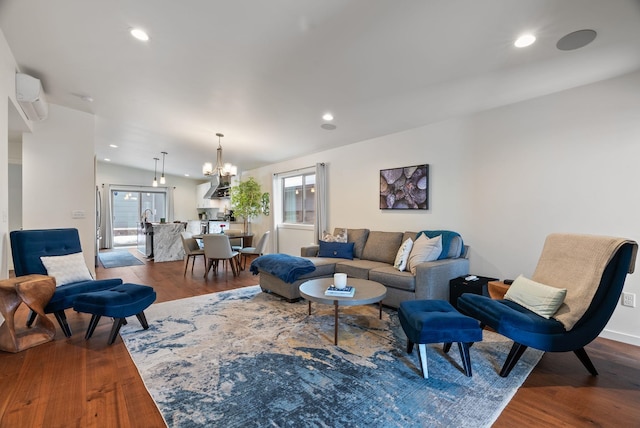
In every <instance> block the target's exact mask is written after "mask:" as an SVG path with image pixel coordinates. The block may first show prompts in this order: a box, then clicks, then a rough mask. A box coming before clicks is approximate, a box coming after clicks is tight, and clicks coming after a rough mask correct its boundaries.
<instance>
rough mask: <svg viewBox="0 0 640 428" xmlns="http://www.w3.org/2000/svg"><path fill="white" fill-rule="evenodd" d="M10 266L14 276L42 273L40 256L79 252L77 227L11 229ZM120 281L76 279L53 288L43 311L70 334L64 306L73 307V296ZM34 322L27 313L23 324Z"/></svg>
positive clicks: (111, 286) (115, 279)
mask: <svg viewBox="0 0 640 428" xmlns="http://www.w3.org/2000/svg"><path fill="white" fill-rule="evenodd" d="M9 239H10V240H11V252H12V256H13V267H14V270H15V275H16V276H23V275H30V274H41V275H46V274H47V269H46V268H45V267H44V265H43V264H42V261H41V260H40V257H42V256H65V255H67V254H73V253H78V252H80V251H82V247H81V245H80V236H79V235H78V229H40V230H15V231H12V232H11V233H10V234H9ZM120 284H122V280H121V279H119V278H114V279H101V280H91V281H80V282H74V283H71V284H65V285H61V286H59V287H56V291H55V293H54V294H53V297H52V298H51V300H50V301H49V303H48V304H47V306H45V308H44V312H45V313H47V314H51V313H52V314H54V315H55V317H56V320H58V323H59V324H60V327H61V328H62V332H63V333H64V335H65V336H66V337H70V336H71V329H70V328H69V324H68V323H67V317H66V315H65V313H64V311H65V309H68V308H71V307H73V302H74V300H75V298H76V296H77V295H79V294H82V293H89V292H92V291H99V290H107V289H110V288H113V287H115V286H117V285H120ZM34 321H35V314H34V313H31V315H30V316H29V319H28V321H27V326H29V327H30V326H31V325H32V324H33V322H34Z"/></svg>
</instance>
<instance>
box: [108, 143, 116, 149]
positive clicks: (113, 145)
mask: <svg viewBox="0 0 640 428" xmlns="http://www.w3.org/2000/svg"><path fill="white" fill-rule="evenodd" d="M109 147H113V148H114V149H117V148H118V145H117V144H109Z"/></svg>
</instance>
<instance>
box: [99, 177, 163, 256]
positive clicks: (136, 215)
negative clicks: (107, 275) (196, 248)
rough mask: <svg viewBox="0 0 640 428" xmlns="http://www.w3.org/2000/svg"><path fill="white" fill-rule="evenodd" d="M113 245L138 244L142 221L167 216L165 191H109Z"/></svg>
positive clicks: (130, 245)
mask: <svg viewBox="0 0 640 428" xmlns="http://www.w3.org/2000/svg"><path fill="white" fill-rule="evenodd" d="M111 206H112V213H113V217H112V221H111V236H113V247H135V246H136V245H138V233H139V229H140V228H142V227H143V223H144V222H145V221H146V222H148V223H159V222H160V221H161V220H162V219H166V218H167V194H166V191H165V190H164V189H163V190H159V191H132V190H112V191H111Z"/></svg>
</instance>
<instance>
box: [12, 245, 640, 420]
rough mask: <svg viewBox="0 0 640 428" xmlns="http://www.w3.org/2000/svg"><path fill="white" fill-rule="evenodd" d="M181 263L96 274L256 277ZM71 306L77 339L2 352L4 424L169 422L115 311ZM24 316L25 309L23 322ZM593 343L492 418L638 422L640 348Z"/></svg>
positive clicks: (192, 290)
mask: <svg viewBox="0 0 640 428" xmlns="http://www.w3.org/2000/svg"><path fill="white" fill-rule="evenodd" d="M132 253H134V254H136V255H137V256H140V255H139V254H137V253H136V252H135V251H134V250H132ZM139 258H141V259H142V257H139ZM183 268H184V265H183V263H182V262H167V263H157V264H154V263H153V262H146V261H145V264H144V265H142V266H132V267H125V268H112V269H103V268H98V269H97V275H98V277H99V278H113V277H120V278H122V279H123V280H124V281H125V282H132V283H138V284H148V285H152V286H153V287H154V288H155V290H156V292H157V295H158V299H157V301H156V302H164V301H168V300H175V299H181V298H185V297H191V296H196V295H202V294H208V293H214V292H217V291H222V290H229V289H233V288H239V287H245V286H249V285H255V284H257V282H258V281H257V279H258V278H257V277H256V276H253V275H251V274H250V273H249V272H247V271H244V272H242V273H241V275H240V277H239V278H233V276H232V275H231V271H229V273H228V274H225V273H224V272H223V271H221V272H218V274H217V276H215V277H214V276H213V274H212V273H210V274H209V278H208V279H206V280H205V279H204V278H203V273H204V266H203V264H202V259H199V260H198V263H197V264H196V267H195V270H194V273H193V275H192V274H191V272H190V271H188V272H187V275H186V277H183ZM67 312H68V315H67V316H68V317H69V322H70V325H71V328H72V331H73V332H74V334H73V336H72V337H71V338H69V339H66V338H65V337H64V335H63V334H62V332H61V331H60V330H59V327H58V332H57V334H56V339H55V340H54V341H53V342H50V343H46V344H43V345H40V346H38V347H35V348H32V349H29V350H26V351H24V352H21V353H18V354H10V353H5V352H0V427H12V428H13V427H44V426H46V427H145V428H146V427H161V426H164V421H163V420H162V417H161V416H160V413H159V412H158V410H157V409H156V407H155V404H154V402H153V400H152V399H151V397H150V396H149V394H148V393H147V391H146V388H145V386H144V384H143V382H142V380H141V378H140V376H139V374H138V372H137V369H136V367H135V365H134V364H133V362H132V361H131V358H130V357H129V354H128V352H127V350H126V348H125V346H124V345H123V344H122V340H121V339H120V338H117V339H116V342H115V343H114V344H113V345H112V346H107V344H106V342H107V337H108V335H109V330H110V327H111V320H110V319H108V318H104V319H102V320H101V321H100V324H99V326H98V328H97V329H96V331H95V333H94V335H93V337H92V338H91V339H90V340H88V341H85V340H84V330H85V329H86V327H87V324H88V322H89V319H90V317H89V316H88V315H86V314H78V313H74V312H73V311H67ZM25 317H26V310H23V308H21V309H20V310H19V311H18V318H19V320H18V321H19V322H20V323H21V324H19V325H24V324H22V323H23V320H24V319H25ZM132 322H137V320H135V319H132ZM150 322H153V321H152V320H150ZM587 352H588V353H589V355H590V356H591V358H592V360H593V362H594V364H595V366H596V367H597V369H598V370H599V372H600V376H598V377H592V376H590V375H589V374H588V373H587V371H586V370H585V369H584V368H583V367H582V365H581V364H580V363H579V361H578V360H577V358H576V357H575V356H574V355H573V354H572V353H564V354H546V355H545V356H544V357H543V358H542V360H541V361H540V363H539V364H538V366H537V367H536V368H535V369H534V371H533V373H532V374H531V375H530V376H529V378H528V379H527V380H526V382H525V384H524V385H523V387H522V388H520V390H519V391H518V393H517V394H516V395H515V396H514V397H513V399H512V400H511V402H510V403H509V405H508V406H507V408H506V409H505V410H504V411H503V413H502V415H501V416H500V417H499V419H498V420H497V422H496V424H495V425H494V426H496V427H513V426H535V427H539V426H554V427H555V426H597V427H623V426H624V427H627V426H640V347H636V346H631V345H626V344H622V343H619V342H614V341H611V340H606V339H596V340H595V341H594V342H593V343H592V344H591V345H589V346H588V347H587ZM496 376H497V374H496Z"/></svg>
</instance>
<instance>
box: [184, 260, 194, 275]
mask: <svg viewBox="0 0 640 428" xmlns="http://www.w3.org/2000/svg"><path fill="white" fill-rule="evenodd" d="M190 258H191V256H187V261H186V263H185V264H184V274H183V275H182V276H187V268H188V267H189V259H190ZM191 272H193V265H192V267H191Z"/></svg>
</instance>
